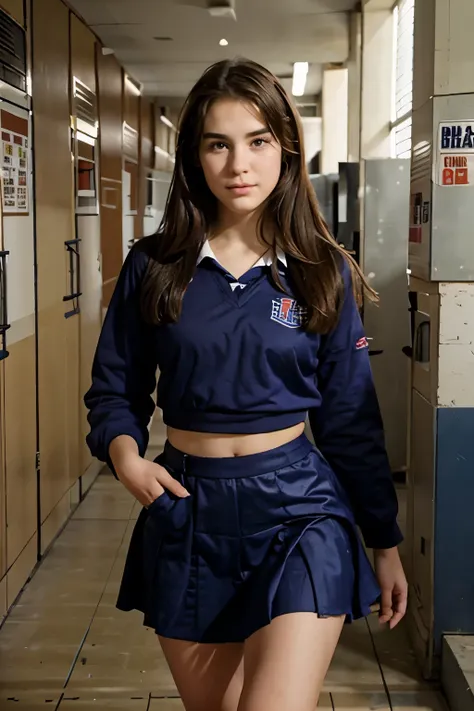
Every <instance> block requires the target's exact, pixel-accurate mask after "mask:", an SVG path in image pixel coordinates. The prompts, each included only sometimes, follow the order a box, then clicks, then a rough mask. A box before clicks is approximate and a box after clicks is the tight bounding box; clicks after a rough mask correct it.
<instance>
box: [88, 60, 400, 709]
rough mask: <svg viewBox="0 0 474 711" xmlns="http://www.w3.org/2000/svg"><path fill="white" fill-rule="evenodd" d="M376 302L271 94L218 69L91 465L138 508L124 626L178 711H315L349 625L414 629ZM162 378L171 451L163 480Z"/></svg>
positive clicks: (153, 255) (189, 104) (99, 386)
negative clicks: (169, 677) (373, 329)
mask: <svg viewBox="0 0 474 711" xmlns="http://www.w3.org/2000/svg"><path fill="white" fill-rule="evenodd" d="M363 289H365V290H366V292H367V293H368V294H369V295H370V289H369V288H368V287H367V285H366V283H365V282H364V280H363V278H362V276H361V274H360V272H359V270H358V268H357V267H356V265H355V264H354V263H353V262H352V261H351V259H350V258H349V257H348V256H347V255H346V254H345V253H344V251H343V249H342V248H341V247H339V246H338V245H337V243H336V242H335V240H334V239H333V238H332V237H331V235H330V234H329V233H328V230H327V228H326V225H325V223H324V221H323V219H322V217H321V214H320V212H319V209H318V205H317V202H316V199H315V197H314V194H313V192H312V187H311V184H310V182H309V178H308V175H307V172H306V168H305V158H304V150H303V137H302V130H301V124H300V121H299V118H298V114H297V111H296V109H295V108H294V107H293V105H292V103H291V102H290V100H289V98H288V96H287V95H286V93H285V91H284V90H283V88H282V86H281V85H280V83H279V82H278V80H277V79H276V78H275V77H274V76H272V74H270V73H269V72H268V71H267V70H265V69H264V68H263V67H261V66H259V65H257V64H255V63H253V62H250V61H241V60H238V61H225V62H220V63H218V64H216V65H214V66H212V67H211V68H210V69H209V70H208V71H206V72H205V74H204V75H203V76H202V78H201V79H200V80H199V81H198V83H197V84H196V86H195V87H194V89H193V90H192V91H191V94H190V96H189V97H188V99H187V101H186V103H185V106H184V109H183V112H182V117H181V121H180V130H179V137H178V142H177V152H176V166H175V170H174V175H173V181H172V186H171V191H170V195H169V199H168V203H167V207H166V212H165V216H164V220H163V223H162V226H161V228H160V230H159V231H158V234H156V235H153V236H152V237H147V238H145V239H143V240H140V242H138V243H137V244H136V246H134V247H133V248H132V250H131V251H130V254H129V255H128V257H127V259H126V262H125V264H124V266H123V269H122V272H121V274H120V277H119V280H118V283H117V286H116V289H115V293H114V296H113V298H112V301H111V303H110V306H109V309H108V313H107V317H106V320H105V323H104V326H103V330H102V334H101V337H100V341H99V345H98V349H97V353H96V356H95V361H94V365H93V373H92V387H91V389H90V390H89V392H88V394H87V395H86V398H85V401H86V405H87V407H88V409H89V411H90V412H89V422H90V426H91V431H90V434H89V436H88V443H89V446H90V448H91V451H92V453H93V454H94V455H95V456H96V457H98V458H99V459H101V460H102V461H106V462H108V464H109V466H110V467H111V468H112V471H113V472H114V473H115V474H116V476H117V477H118V479H120V481H121V482H122V483H123V484H124V485H125V486H126V487H127V489H128V490H129V491H130V492H131V493H132V494H133V495H134V496H135V497H136V498H137V499H138V500H139V502H140V503H141V504H142V505H143V507H144V508H143V510H142V511H141V514H140V517H139V519H138V521H137V524H136V527H135V530H134V533H133V537H132V541H131V544H130V550H129V554H128V558H127V562H126V566H125V571H124V576H123V581H122V585H121V589H120V594H119V600H118V607H119V608H120V609H122V610H131V609H138V610H141V611H142V612H143V613H144V624H146V625H147V626H151V627H153V628H154V629H155V630H156V632H157V634H158V635H159V639H160V642H161V645H162V648H163V651H164V654H165V656H166V659H167V661H168V663H169V666H170V669H171V672H172V674H173V677H174V679H175V681H176V685H177V687H178V690H179V692H180V694H181V697H182V699H183V703H184V706H185V708H186V710H187V711H237V710H238V711H267V710H268V711H270V710H271V711H314V709H315V708H316V705H317V700H318V696H319V693H320V691H321V687H322V685H323V681H324V677H325V675H326V672H327V669H328V666H329V663H330V661H331V658H332V656H333V653H334V650H335V647H336V644H337V641H338V638H339V636H340V634H341V630H342V628H343V624H344V621H351V620H352V619H354V618H358V617H362V616H365V615H367V614H369V612H370V606H371V605H372V604H373V603H374V602H376V601H377V600H378V599H379V597H380V594H381V616H380V620H381V621H382V622H389V623H390V627H394V626H395V625H396V624H397V623H398V622H399V621H400V619H401V618H402V616H403V615H404V613H405V609H406V596H407V585H406V581H405V577H404V573H403V570H402V566H401V563H400V558H399V554H398V549H397V546H398V544H399V543H400V542H401V540H402V536H401V533H400V530H399V528H398V526H397V521H396V518H397V500H396V494H395V490H394V487H393V483H392V480H391V473H390V469H389V465H388V461H387V456H386V452H385V447H384V437H383V431H382V423H381V418H380V414H379V408H378V404H377V399H376V395H375V392H374V386H373V382H372V376H371V370H370V366H369V353H368V348H367V340H366V338H365V336H364V333H363V329H362V324H361V320H360V317H359V311H358V308H357V305H356V304H357V300H358V299H359V297H360V296H361V292H362V290H363ZM157 370H159V373H160V377H159V384H158V391H157V405H158V406H159V407H160V408H161V409H162V410H163V419H164V422H165V424H166V426H167V437H168V439H167V442H166V445H165V448H164V452H163V453H162V454H161V455H160V456H159V457H158V459H157V460H156V461H155V462H150V461H146V460H145V459H144V458H143V457H144V454H145V451H146V448H147V444H148V424H149V421H150V418H151V416H152V414H153V412H154V409H155V403H154V400H153V399H152V393H153V391H154V389H155V385H156V383H155V376H156V371H157ZM308 413H309V420H310V424H311V427H312V431H313V434H314V439H315V442H316V446H313V445H312V444H311V443H310V442H309V440H308V439H307V438H306V437H305V435H304V427H305V420H306V417H307V415H308ZM357 525H358V526H359V527H360V529H361V531H362V534H363V536H364V539H365V543H366V545H367V546H368V547H371V548H374V549H375V570H376V576H375V575H374V573H373V571H372V568H371V567H370V564H369V562H368V559H367V557H366V554H365V551H364V548H363V546H362V544H361V542H360V540H359V537H358V534H357V531H356V526H357ZM377 579H378V584H377Z"/></svg>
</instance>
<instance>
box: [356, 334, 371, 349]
mask: <svg viewBox="0 0 474 711" xmlns="http://www.w3.org/2000/svg"><path fill="white" fill-rule="evenodd" d="M368 347H369V342H368V340H367V338H366V337H365V336H364V337H363V338H359V340H358V341H357V343H356V351H360V350H362V348H368Z"/></svg>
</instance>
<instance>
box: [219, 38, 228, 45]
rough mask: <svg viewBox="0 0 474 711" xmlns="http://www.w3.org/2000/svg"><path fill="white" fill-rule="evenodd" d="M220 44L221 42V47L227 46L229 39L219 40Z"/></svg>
mask: <svg viewBox="0 0 474 711" xmlns="http://www.w3.org/2000/svg"><path fill="white" fill-rule="evenodd" d="M219 44H220V46H221V47H227V45H228V44H229V43H228V41H227V40H226V39H221V41H220V42H219Z"/></svg>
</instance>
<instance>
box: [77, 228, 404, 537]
mask: <svg viewBox="0 0 474 711" xmlns="http://www.w3.org/2000/svg"><path fill="white" fill-rule="evenodd" d="M143 245H145V240H143V241H142V244H141V243H140V242H139V243H137V244H136V245H135V246H134V247H133V248H132V250H131V251H130V253H129V255H128V257H127V259H126V261H125V264H124V266H123V268H122V271H121V273H120V276H119V279H118V282H117V285H116V288H115V292H114V294H113V297H112V300H111V302H110V305H109V308H108V311H107V316H106V318H105V322H104V325H103V328H102V332H101V335H100V339H99V343H98V347H97V351H96V355H95V358H94V363H93V369H92V386H91V388H90V390H89V391H88V393H87V394H86V396H85V404H86V407H87V408H88V410H89V416H88V418H89V424H90V428H91V429H90V433H89V435H88V437H87V442H88V445H89V447H90V450H91V452H92V454H93V455H94V456H95V457H97V458H98V459H99V460H101V461H104V462H108V463H109V465H110V466H112V463H111V461H110V457H109V446H110V443H111V441H112V440H113V439H114V438H115V437H117V436H119V435H125V434H126V435H129V436H131V437H133V439H135V441H136V442H137V444H138V449H139V452H140V454H141V455H142V456H143V455H144V454H145V451H146V448H147V445H148V424H149V421H150V418H151V416H152V414H153V412H154V409H155V403H154V400H153V397H152V395H153V392H154V390H155V388H156V372H157V368H158V370H159V373H160V377H159V382H158V390H157V405H158V407H160V408H161V409H162V411H163V419H164V422H165V424H166V425H168V426H171V427H173V428H176V429H181V430H188V431H195V432H214V433H233V434H235V433H239V434H253V433H262V432H272V431H276V430H280V429H284V428H287V427H291V426H292V425H296V424H298V423H301V422H304V421H305V420H306V417H307V415H308V413H309V420H310V424H311V428H312V432H313V435H314V439H315V442H316V446H317V447H318V449H319V450H320V452H321V453H322V455H323V456H324V457H325V458H326V459H327V461H328V462H329V464H330V465H331V467H332V468H333V470H334V472H335V473H336V475H337V476H338V477H339V478H340V480H341V482H342V484H343V486H344V488H345V489H346V491H347V493H348V495H349V498H350V500H351V503H352V506H353V509H354V512H355V516H356V521H357V523H358V524H359V526H360V528H361V531H362V534H363V536H364V539H365V542H366V544H367V546H369V547H374V548H390V547H392V546H395V545H397V544H398V543H400V541H401V540H402V535H401V533H400V530H399V528H398V526H397V522H396V517H397V512H398V505H397V497H396V493H395V489H394V485H393V481H392V477H391V471H390V467H389V463H388V459H387V454H386V450H385V443H384V434H383V427H382V421H381V416H380V411H379V406H378V402H377V397H376V394H375V389H374V385H373V380H372V373H371V368H370V364H369V352H368V347H367V340H366V338H365V335H364V331H363V326H362V322H361V319H360V316H359V311H358V308H357V306H356V302H355V299H354V297H353V294H352V284H351V277H350V268H349V266H348V264H347V263H346V262H345V260H344V266H343V278H344V284H345V295H344V303H343V307H342V312H341V316H340V319H339V322H338V325H337V326H336V327H335V328H334V330H333V331H332V332H331V333H330V334H328V335H323V336H321V335H319V334H314V333H308V332H307V331H305V330H304V328H302V327H301V324H302V321H303V317H304V309H303V307H302V306H301V305H299V304H298V303H297V301H296V299H295V298H294V295H293V293H292V290H291V287H290V284H289V282H288V280H287V270H286V266H285V264H286V260H285V256H284V255H281V254H280V255H279V260H278V265H279V271H280V275H281V280H282V283H283V285H284V287H285V290H286V291H287V292H288V293H285V294H283V293H282V292H281V291H280V290H279V289H278V288H277V287H276V286H275V284H274V283H273V280H272V279H271V276H270V266H269V262H268V260H266V259H262V260H260V262H259V263H258V264H257V265H256V266H255V267H253V268H252V269H250V270H249V272H247V274H245V275H244V276H242V277H241V278H240V279H239V280H238V281H236V280H235V279H234V278H233V277H232V276H231V275H230V274H228V273H227V272H226V270H225V269H224V268H223V267H221V266H220V265H219V264H218V262H217V260H216V259H215V258H213V255H212V251H211V249H210V247H209V245H207V244H206V246H205V248H204V251H203V253H201V258H200V260H199V262H198V264H197V266H196V271H195V275H194V278H193V279H192V281H191V282H190V284H189V287H188V289H187V291H186V293H185V296H184V301H183V309H182V315H181V318H180V319H179V321H178V322H177V323H173V324H165V325H161V326H151V325H148V324H146V323H145V322H144V320H143V318H142V316H141V314H140V288H141V283H142V280H143V276H144V274H145V271H146V268H147V263H148V257H147V256H146V250H145V249H143ZM112 469H113V467H112Z"/></svg>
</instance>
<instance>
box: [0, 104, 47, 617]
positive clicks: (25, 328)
mask: <svg viewBox="0 0 474 711" xmlns="http://www.w3.org/2000/svg"><path fill="white" fill-rule="evenodd" d="M23 99H24V100H25V97H24V96H23ZM0 123H1V133H2V145H1V150H0V162H1V168H2V176H3V181H2V189H1V196H0V198H1V206H2V217H1V220H2V231H3V251H4V253H5V258H4V262H3V264H4V279H5V277H6V285H5V284H4V294H6V309H5V308H4V309H3V311H4V315H3V318H2V320H6V321H7V324H4V325H8V326H9V328H8V329H7V330H6V331H5V336H6V339H5V340H6V348H5V349H4V353H3V355H4V357H3V360H2V367H3V379H4V384H3V412H2V422H3V430H4V431H3V444H4V458H3V459H4V486H5V490H6V500H5V519H6V526H7V531H6V567H7V571H8V575H7V604H8V606H10V605H11V604H12V603H13V602H14V600H15V598H16V596H17V594H18V592H19V591H20V589H21V587H22V585H23V583H24V581H25V579H26V577H27V576H28V573H29V572H30V571H31V569H32V568H33V567H34V565H35V562H36V558H37V496H38V491H37V475H36V450H37V436H36V432H37V430H36V323H35V292H34V282H35V279H34V215H33V208H34V203H33V200H32V160H31V143H32V140H31V139H32V131H31V122H30V116H29V112H28V111H27V110H25V109H24V108H22V107H19V106H15V105H14V104H13V103H10V102H7V101H5V102H3V103H2V109H1V110H0ZM5 286H6V288H5Z"/></svg>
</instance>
